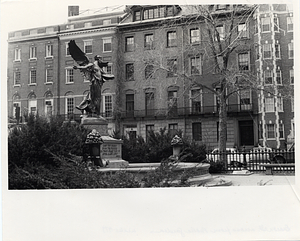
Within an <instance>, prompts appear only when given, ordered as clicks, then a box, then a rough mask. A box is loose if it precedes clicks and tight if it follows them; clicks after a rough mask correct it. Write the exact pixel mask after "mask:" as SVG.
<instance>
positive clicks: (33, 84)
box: [28, 83, 36, 86]
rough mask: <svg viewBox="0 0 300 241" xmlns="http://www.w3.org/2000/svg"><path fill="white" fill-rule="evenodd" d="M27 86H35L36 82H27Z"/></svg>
mask: <svg viewBox="0 0 300 241" xmlns="http://www.w3.org/2000/svg"><path fill="white" fill-rule="evenodd" d="M28 86H36V83H32V84H28Z"/></svg>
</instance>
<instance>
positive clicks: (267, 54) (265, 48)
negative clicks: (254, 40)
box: [263, 44, 272, 59]
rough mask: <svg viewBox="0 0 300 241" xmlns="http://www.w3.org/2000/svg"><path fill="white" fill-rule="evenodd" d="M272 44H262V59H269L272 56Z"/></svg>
mask: <svg viewBox="0 0 300 241" xmlns="http://www.w3.org/2000/svg"><path fill="white" fill-rule="evenodd" d="M271 50H272V46H271V44H264V45H263V57H264V59H270V58H271V57H272V52H271Z"/></svg>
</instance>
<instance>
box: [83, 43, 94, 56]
mask: <svg viewBox="0 0 300 241" xmlns="http://www.w3.org/2000/svg"><path fill="white" fill-rule="evenodd" d="M83 44H84V52H85V53H86V54H92V53H93V40H86V41H84V42H83Z"/></svg>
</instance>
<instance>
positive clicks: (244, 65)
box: [238, 53, 250, 71]
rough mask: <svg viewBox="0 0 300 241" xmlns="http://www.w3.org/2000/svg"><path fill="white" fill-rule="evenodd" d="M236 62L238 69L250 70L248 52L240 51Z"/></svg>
mask: <svg viewBox="0 0 300 241" xmlns="http://www.w3.org/2000/svg"><path fill="white" fill-rule="evenodd" d="M238 64H239V70H240V71H244V70H250V58H249V53H240V54H238Z"/></svg>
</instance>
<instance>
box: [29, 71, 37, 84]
mask: <svg viewBox="0 0 300 241" xmlns="http://www.w3.org/2000/svg"><path fill="white" fill-rule="evenodd" d="M29 84H36V69H33V70H30V73H29Z"/></svg>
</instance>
